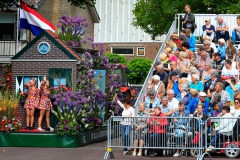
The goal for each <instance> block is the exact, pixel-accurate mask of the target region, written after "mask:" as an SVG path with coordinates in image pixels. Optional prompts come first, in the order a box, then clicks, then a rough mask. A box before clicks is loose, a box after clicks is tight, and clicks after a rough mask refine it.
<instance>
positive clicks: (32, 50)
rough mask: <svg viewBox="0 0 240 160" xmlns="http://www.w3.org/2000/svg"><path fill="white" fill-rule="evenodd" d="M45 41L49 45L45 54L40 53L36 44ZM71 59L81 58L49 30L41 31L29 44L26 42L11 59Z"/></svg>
mask: <svg viewBox="0 0 240 160" xmlns="http://www.w3.org/2000/svg"><path fill="white" fill-rule="evenodd" d="M43 41H45V42H47V43H49V45H50V48H51V49H50V51H49V53H47V54H44V55H42V54H40V53H39V51H38V44H39V43H40V42H43ZM24 59H25V60H26V59H28V60H33V59H34V60H36V59H37V60H40V59H41V60H72V61H78V60H81V58H80V57H79V56H78V55H77V54H76V53H75V51H73V50H72V49H71V48H70V47H68V46H67V45H66V44H65V43H64V42H63V41H62V40H61V39H60V38H59V37H58V36H57V35H56V34H54V33H53V32H51V31H45V30H44V31H42V33H41V34H40V35H38V36H37V37H35V38H34V39H33V40H32V41H31V42H30V43H29V44H27V45H26V46H25V47H24V48H23V49H22V50H21V51H19V52H18V53H17V54H16V55H15V56H13V57H12V60H13V61H14V60H24Z"/></svg>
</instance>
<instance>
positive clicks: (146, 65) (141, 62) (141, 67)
mask: <svg viewBox="0 0 240 160" xmlns="http://www.w3.org/2000/svg"><path fill="white" fill-rule="evenodd" d="M151 64H152V60H150V59H146V58H133V59H132V60H130V61H129V62H128V63H127V67H128V71H129V73H128V78H129V81H130V83H132V84H143V83H144V80H145V79H146V77H147V74H148V72H149V70H150V68H151Z"/></svg>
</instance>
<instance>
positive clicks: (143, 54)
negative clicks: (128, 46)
mask: <svg viewBox="0 0 240 160" xmlns="http://www.w3.org/2000/svg"><path fill="white" fill-rule="evenodd" d="M141 48H143V51H144V54H143V55H139V54H138V52H139V51H138V49H141ZM145 52H146V50H145V47H137V56H142V57H144V56H145V55H146V53H145Z"/></svg>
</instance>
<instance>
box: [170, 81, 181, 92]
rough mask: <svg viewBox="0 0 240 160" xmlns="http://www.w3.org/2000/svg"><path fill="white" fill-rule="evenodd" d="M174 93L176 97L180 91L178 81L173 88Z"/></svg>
mask: <svg viewBox="0 0 240 160" xmlns="http://www.w3.org/2000/svg"><path fill="white" fill-rule="evenodd" d="M172 89H173V91H174V95H177V94H178V93H179V92H180V90H179V89H178V81H176V82H173V87H172Z"/></svg>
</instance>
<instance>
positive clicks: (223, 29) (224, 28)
mask: <svg viewBox="0 0 240 160" xmlns="http://www.w3.org/2000/svg"><path fill="white" fill-rule="evenodd" d="M217 20H218V23H217V25H216V28H215V29H216V39H217V41H218V40H219V39H220V38H224V40H225V41H227V40H228V39H229V31H228V28H229V27H228V25H227V23H226V22H223V18H222V16H219V17H218V19H217Z"/></svg>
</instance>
